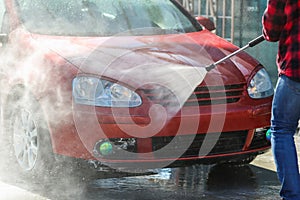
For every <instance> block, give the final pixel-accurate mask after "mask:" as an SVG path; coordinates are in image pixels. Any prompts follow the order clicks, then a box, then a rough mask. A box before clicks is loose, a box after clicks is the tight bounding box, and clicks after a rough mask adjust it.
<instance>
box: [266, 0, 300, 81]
mask: <svg viewBox="0 0 300 200" xmlns="http://www.w3.org/2000/svg"><path fill="white" fill-rule="evenodd" d="M262 23H263V33H264V36H265V39H266V40H268V41H272V42H277V41H279V50H278V54H277V65H278V71H279V74H285V75H286V76H288V77H290V78H291V79H293V80H296V81H300V0H269V1H268V5H267V9H266V10H265V13H264V15H263V18H262Z"/></svg>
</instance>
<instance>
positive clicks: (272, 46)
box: [178, 0, 278, 85]
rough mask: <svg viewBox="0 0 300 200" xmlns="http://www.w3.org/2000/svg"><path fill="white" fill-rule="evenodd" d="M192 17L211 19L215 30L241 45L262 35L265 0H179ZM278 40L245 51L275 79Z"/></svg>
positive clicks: (274, 80)
mask: <svg viewBox="0 0 300 200" xmlns="http://www.w3.org/2000/svg"><path fill="white" fill-rule="evenodd" d="M178 1H179V2H180V3H181V4H182V5H183V6H184V7H185V8H186V9H187V10H188V11H189V12H190V13H191V14H193V15H194V16H204V17H207V18H209V19H211V20H212V21H213V22H214V23H215V26H216V31H215V33H216V34H217V35H219V36H221V37H223V38H225V39H226V40H228V41H230V42H232V43H233V44H235V45H237V46H239V47H242V46H244V45H246V44H247V43H248V42H249V41H251V40H252V39H254V38H256V37H257V36H259V35H261V34H262V23H261V18H262V15H263V13H264V10H265V9H266V7H267V0H178ZM277 47H278V43H270V42H263V43H261V44H259V45H257V46H255V48H249V49H247V50H246V51H247V52H248V53H249V54H250V55H252V56H253V57H255V58H256V59H257V60H259V61H260V62H261V63H262V64H263V65H264V66H265V67H266V69H267V71H268V72H269V73H270V76H271V78H272V82H273V84H274V85H275V83H276V80H277V67H276V53H277Z"/></svg>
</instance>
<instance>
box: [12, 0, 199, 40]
mask: <svg viewBox="0 0 300 200" xmlns="http://www.w3.org/2000/svg"><path fill="white" fill-rule="evenodd" d="M17 4H18V8H19V11H20V18H21V20H22V21H23V23H24V25H25V27H26V28H27V29H28V30H30V31H32V32H36V33H41V34H53V35H76V36H112V35H115V34H121V33H123V34H125V35H126V34H133V35H140V34H146V35H147V34H169V33H172V32H184V33H186V32H195V31H199V30H201V27H200V26H199V25H197V23H194V19H193V18H192V17H191V16H189V15H188V14H187V13H186V12H184V11H183V10H182V9H180V8H179V6H178V4H177V3H175V1H171V0H113V1H112V0H79V1H74V0H67V1H60V0H51V1H45V0H35V1H32V0H17Z"/></svg>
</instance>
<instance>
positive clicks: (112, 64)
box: [1, 0, 272, 166]
mask: <svg viewBox="0 0 300 200" xmlns="http://www.w3.org/2000/svg"><path fill="white" fill-rule="evenodd" d="M6 4H7V11H8V16H9V19H10V32H9V35H8V42H7V44H6V47H3V48H6V49H5V51H2V55H1V56H3V57H4V58H5V57H11V58H12V60H13V61H12V62H11V63H5V64H7V65H9V67H8V68H5V69H6V71H5V81H7V83H8V84H7V85H6V86H7V87H6V89H5V91H7V94H11V93H10V92H11V91H12V90H13V88H14V87H16V86H17V85H22V86H23V87H25V88H26V89H27V90H29V91H30V92H31V93H32V94H33V96H34V97H35V99H37V100H38V102H39V104H40V105H41V108H42V110H43V114H44V117H45V121H46V122H47V125H48V129H49V133H50V136H51V142H52V147H53V152H54V153H55V154H60V155H65V156H70V157H75V158H82V159H85V160H90V159H92V160H99V161H100V162H101V163H104V164H107V165H110V164H112V163H118V165H120V166H122V164H125V163H160V162H165V161H168V162H169V161H170V163H168V164H171V163H172V162H173V161H183V162H185V161H199V162H201V161H204V160H205V161H207V160H208V162H210V161H211V162H212V163H214V162H216V161H214V160H213V159H215V158H218V159H219V160H218V161H217V162H227V161H230V160H235V156H240V155H242V156H243V155H246V156H248V155H255V156H256V155H257V154H260V153H263V152H265V151H266V150H268V149H269V148H270V143H269V142H268V141H267V140H266V139H265V138H256V137H258V136H256V135H255V130H256V129H257V128H267V127H268V126H269V125H270V108H271V101H272V96H270V97H267V98H262V99H252V98H250V97H249V95H248V93H247V87H248V84H249V81H250V79H251V78H252V77H253V76H254V75H255V73H256V72H257V71H258V70H259V69H261V68H262V67H263V66H261V65H260V64H259V62H258V61H256V60H255V59H254V58H252V57H251V56H249V55H247V54H246V53H240V54H239V55H237V56H235V57H233V58H231V59H230V60H227V61H225V62H224V63H222V64H220V65H218V66H217V67H216V68H215V69H213V70H212V71H210V72H209V73H207V74H206V76H205V79H204V80H203V81H202V82H199V88H207V87H208V88H209V91H208V94H210V95H213V93H214V92H217V91H218V90H220V91H219V92H220V93H224V91H226V90H231V92H233V93H234V94H235V92H236V95H233V97H228V100H227V101H228V102H225V103H216V104H210V103H208V104H207V102H206V101H207V100H210V99H211V98H212V97H209V96H207V94H204V97H203V98H205V100H206V101H205V102H206V103H205V102H204V104H203V105H200V106H199V105H194V104H191V105H189V106H183V107H182V108H181V109H180V110H178V111H177V112H176V113H175V114H174V113H173V114H170V116H169V118H168V119H167V121H166V122H165V123H164V124H163V127H162V128H161V129H159V130H158V131H157V132H156V133H155V134H154V135H153V134H150V133H149V132H147V131H143V130H145V129H143V127H147V125H149V124H151V123H152V122H153V121H151V118H150V116H149V109H150V108H151V106H152V105H154V104H160V103H161V102H162V101H164V100H163V99H156V102H154V101H152V100H151V98H149V95H148V94H147V92H146V91H147V89H148V88H147V87H150V88H151V85H149V84H148V83H147V84H146V85H144V84H143V83H142V82H141V81H142V80H143V79H145V77H134V76H128V77H126V76H125V77H124V72H125V71H126V70H130V69H132V68H134V67H136V66H140V65H143V64H145V63H146V64H147V63H151V64H157V65H184V66H186V67H188V66H192V67H199V68H201V67H205V66H207V65H209V64H211V63H214V62H216V61H217V60H219V59H221V58H223V57H224V56H226V55H227V54H229V53H231V52H233V51H235V50H237V49H238V48H237V47H236V46H234V45H233V44H231V43H229V42H227V41H225V40H224V39H222V38H220V37H218V36H216V35H215V34H213V33H211V32H209V31H208V30H202V31H199V32H193V33H185V34H178V35H176V34H167V35H150V36H115V37H79V36H78V37H74V36H53V35H42V34H36V33H31V32H29V31H28V30H26V29H25V28H24V27H23V26H21V22H20V20H19V17H18V13H17V12H18V11H17V10H16V8H15V6H14V5H13V1H9V0H7V1H6ZM109 48H116V49H117V50H120V49H121V50H120V52H121V53H117V56H115V57H113V59H108V61H103V63H102V64H103V66H105V65H109V67H107V68H105V67H104V68H103V67H99V64H101V62H102V60H96V61H95V62H94V63H93V62H91V60H92V61H94V60H95V58H96V57H97V56H99V57H100V58H107V57H108V56H109V53H111V52H110V51H106V50H107V49H109ZM114 52H115V51H114ZM203 52H205V53H203ZM90 59H91V60H90ZM118 71H119V72H120V73H116V72H118ZM82 75H89V76H95V77H104V78H105V79H108V80H111V81H113V82H118V83H120V84H122V85H124V86H127V87H128V88H132V89H134V90H135V91H136V92H137V93H138V94H139V95H140V96H141V98H142V100H143V104H142V105H140V106H138V107H135V108H109V107H94V106H88V105H80V104H76V103H75V102H74V101H73V98H72V81H73V79H74V78H75V77H76V76H82ZM137 76H139V75H138V74H137ZM143 76H144V75H143ZM120 80H121V81H120ZM222 88H223V90H222ZM224 88H225V89H224ZM200 93H205V90H201V91H200ZM206 93H207V91H206ZM226 94H227V93H226ZM147 95H148V96H147ZM4 96H5V95H4ZM2 98H3V99H4V100H3V101H4V102H5V100H6V99H5V97H2ZM215 98H216V99H215V100H216V101H217V100H218V98H219V97H218V96H216V97H215ZM233 98H237V100H232V99H233ZM231 100H232V102H231ZM160 101H161V102H160ZM192 101H193V100H191V99H189V100H187V104H188V102H192ZM158 116H160V114H158V115H156V117H158ZM95 120H96V121H95ZM152 120H153V119H152ZM158 121H159V120H158ZM158 121H157V123H158ZM95 122H96V123H95ZM181 124H183V126H181ZM124 127H125V130H126V131H124ZM137 130H138V131H140V137H136V144H135V150H134V151H133V153H134V156H132V157H129V158H126V157H124V158H122V156H121V157H118V156H116V158H112V159H110V157H109V156H108V157H105V156H103V157H97V155H95V154H94V153H93V152H94V148H95V145H96V143H97V142H98V141H99V140H101V139H110V138H112V139H116V138H124V139H125V138H132V135H131V133H133V132H135V131H137ZM153 130H154V129H153ZM154 131H155V130H154ZM150 132H151V131H150ZM220 132H222V133H223V135H224V137H225V139H223V140H224V141H223V142H222V145H225V146H226V145H227V144H226V133H228V134H229V133H232V134H233V136H232V137H236V139H232V138H231V139H229V140H228V141H229V144H230V143H231V142H233V141H235V140H240V139H238V138H239V134H244V136H243V137H244V139H241V140H242V142H241V141H239V142H238V143H242V145H241V147H239V148H237V149H239V150H228V152H226V150H225V151H220V152H218V150H216V152H215V153H212V154H208V153H209V152H208V153H207V154H205V155H201V154H195V155H194V154H191V155H188V156H181V155H180V156H172V153H170V154H168V155H166V156H165V155H159V154H157V153H156V150H155V148H156V147H155V141H156V140H160V139H161V140H167V139H162V138H168V137H174V136H176V137H180V140H181V139H183V138H184V136H188V137H189V136H193V137H196V136H200V135H203V136H205V135H213V134H216V133H220ZM239 132H243V133H239ZM219 136H220V135H218V137H219ZM181 137H182V138H181ZM259 137H260V136H259ZM154 138H155V139H154ZM199 140H200V139H199ZM215 142H216V143H217V141H215ZM254 143H256V144H254ZM176 144H177V145H180V144H178V143H176ZM229 144H228V145H229ZM157 148H158V149H160V148H164V146H161V147H157ZM187 148H188V147H187ZM197 148H199V147H197ZM171 149H172V148H171ZM175 150H178V148H175ZM175 150H174V151H175ZM180 151H181V150H180ZM184 152H185V149H183V150H182V153H184ZM116 154H117V153H116Z"/></svg>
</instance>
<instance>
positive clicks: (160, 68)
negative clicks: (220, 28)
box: [34, 31, 259, 87]
mask: <svg viewBox="0 0 300 200" xmlns="http://www.w3.org/2000/svg"><path fill="white" fill-rule="evenodd" d="M34 39H35V40H36V41H37V42H38V44H39V45H41V44H45V45H46V46H47V48H49V49H51V50H52V51H54V52H55V53H56V54H57V55H59V56H61V57H63V58H64V59H66V60H68V62H71V63H72V64H74V65H75V66H76V67H78V68H79V69H80V70H79V73H85V74H93V75H97V76H102V77H106V78H107V79H112V80H114V81H118V82H122V84H128V85H130V86H132V87H141V84H143V85H145V84H146V83H151V82H153V81H154V82H155V83H156V82H158V83H159V84H165V82H166V81H169V80H170V79H172V80H173V81H174V82H175V83H176V85H178V81H176V79H177V78H178V77H181V78H182V79H184V80H185V81H186V80H189V81H187V82H188V84H192V85H193V87H194V85H199V84H208V85H230V84H240V83H245V82H246V79H247V78H248V77H249V76H250V73H251V72H252V71H253V69H254V67H256V66H257V65H258V64H259V63H258V62H257V61H256V60H254V59H253V58H251V57H250V56H249V55H247V54H246V53H244V52H242V53H240V54H239V55H237V56H235V57H233V58H232V59H228V60H226V61H224V62H223V63H221V64H219V65H218V66H217V67H216V68H215V69H213V70H211V71H210V72H208V73H206V70H203V69H204V67H206V66H208V65H210V64H212V63H214V62H216V61H218V60H219V59H221V58H223V57H225V56H226V55H227V54H229V53H230V52H233V51H235V50H237V47H235V46H234V45H232V44H231V43H229V42H226V41H224V40H223V39H222V38H219V37H218V36H216V35H214V34H212V33H210V32H208V31H201V32H197V33H190V34H174V35H164V36H117V37H102V38H100V37H86V38H84V37H52V38H49V37H48V36H47V37H45V36H37V35H35V36H34ZM173 76H174V77H176V78H172V77H173ZM203 78H205V79H204V80H203ZM157 79H159V80H157ZM174 79H175V80H174ZM191 82H192V83H191ZM179 83H180V84H181V82H179ZM172 84H174V83H172Z"/></svg>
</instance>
